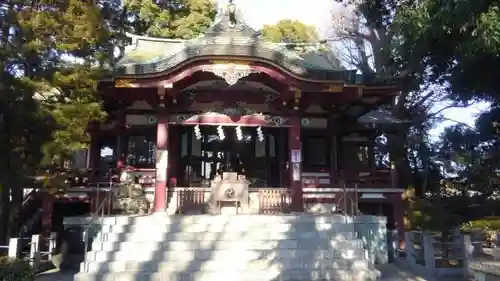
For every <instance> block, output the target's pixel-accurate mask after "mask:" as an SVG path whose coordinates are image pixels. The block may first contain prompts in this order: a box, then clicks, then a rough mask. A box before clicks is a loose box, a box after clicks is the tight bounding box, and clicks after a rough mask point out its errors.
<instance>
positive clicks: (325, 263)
mask: <svg viewBox="0 0 500 281" xmlns="http://www.w3.org/2000/svg"><path fill="white" fill-rule="evenodd" d="M80 269H81V272H88V273H111V272H114V273H119V272H127V271H133V272H151V273H155V272H170V271H179V270H182V269H186V270H184V271H189V270H191V272H198V271H226V270H228V269H230V270H241V271H264V270H273V271H279V272H281V271H284V270H318V269H319V270H325V269H331V270H334V269H335V270H351V271H358V270H369V269H370V265H369V262H368V261H366V260H331V259H315V260H309V261H305V260H281V261H277V260H265V259H262V260H253V261H249V262H234V261H233V262H229V263H221V262H217V261H213V260H209V261H203V260H191V261H188V260H185V261H169V262H162V261H159V262H91V263H82V264H81V268H80Z"/></svg>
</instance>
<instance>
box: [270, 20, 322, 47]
mask: <svg viewBox="0 0 500 281" xmlns="http://www.w3.org/2000/svg"><path fill="white" fill-rule="evenodd" d="M262 36H264V37H266V38H267V39H269V40H270V41H272V42H276V43H280V42H288V43H316V42H318V39H319V36H318V33H317V31H316V28H315V27H314V26H311V25H306V24H304V23H302V22H300V21H297V20H290V19H285V20H281V21H279V22H278V23H277V24H275V25H267V24H266V25H264V27H263V28H262Z"/></svg>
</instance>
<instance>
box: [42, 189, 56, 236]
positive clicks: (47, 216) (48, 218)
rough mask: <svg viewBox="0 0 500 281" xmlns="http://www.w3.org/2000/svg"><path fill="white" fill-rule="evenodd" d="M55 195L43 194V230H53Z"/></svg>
mask: <svg viewBox="0 0 500 281" xmlns="http://www.w3.org/2000/svg"><path fill="white" fill-rule="evenodd" d="M54 201H55V200H54V195H52V194H49V193H48V192H45V193H44V194H42V209H43V211H42V229H44V230H51V229H52V214H53V207H54Z"/></svg>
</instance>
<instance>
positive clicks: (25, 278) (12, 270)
mask: <svg viewBox="0 0 500 281" xmlns="http://www.w3.org/2000/svg"><path fill="white" fill-rule="evenodd" d="M0 280H2V281H33V280H35V271H34V270H33V268H32V267H31V265H30V264H29V263H28V262H25V261H21V260H16V259H12V258H9V257H0Z"/></svg>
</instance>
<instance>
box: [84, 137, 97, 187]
mask: <svg viewBox="0 0 500 281" xmlns="http://www.w3.org/2000/svg"><path fill="white" fill-rule="evenodd" d="M87 158H88V159H87V169H89V170H90V171H91V174H90V181H94V180H97V173H98V171H97V169H98V168H99V164H98V162H99V158H100V151H99V135H98V134H97V133H96V132H95V131H91V132H90V144H89V149H88V156H87Z"/></svg>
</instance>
